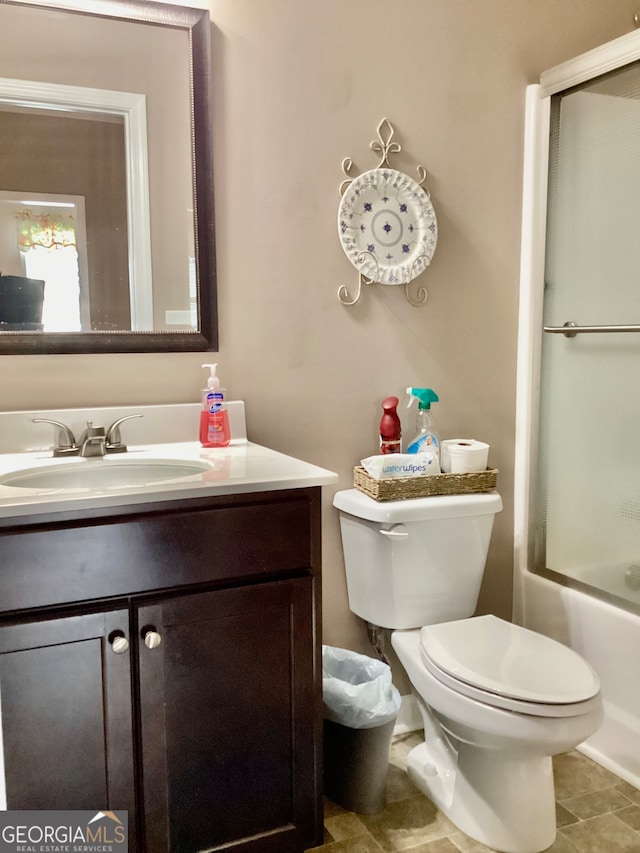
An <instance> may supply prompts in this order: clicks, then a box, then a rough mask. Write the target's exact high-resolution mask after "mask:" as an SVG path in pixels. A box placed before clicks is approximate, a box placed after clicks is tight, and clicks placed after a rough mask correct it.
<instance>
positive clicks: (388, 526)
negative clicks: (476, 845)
mask: <svg viewBox="0 0 640 853" xmlns="http://www.w3.org/2000/svg"><path fill="white" fill-rule="evenodd" d="M333 503H334V506H335V507H336V508H337V509H338V511H339V515H340V529H341V534H342V545H343V550H344V560H345V570H346V577H347V591H348V596H349V607H350V609H351V610H352V612H353V613H355V614H357V615H358V616H360V617H361V618H362V619H364V620H366V621H367V622H368V623H370V624H372V625H375V626H378V627H381V628H388V629H391V631H392V633H391V644H392V646H393V649H394V651H395V652H396V654H397V656H398V659H399V661H400V663H401V664H402V666H403V667H404V669H405V671H406V673H407V676H408V677H409V680H410V682H411V685H412V688H413V692H414V695H415V697H416V699H417V702H418V707H419V709H420V713H421V716H422V721H423V725H424V742H423V743H421V744H420V745H419V746H417V747H415V748H414V749H413V750H412V751H411V752H410V754H409V756H408V760H407V772H408V774H409V776H410V778H411V779H412V781H413V782H414V784H415V785H416V786H417V787H418V788H419V789H420V790H421V791H422V792H423V793H424V794H426V795H427V796H428V797H429V798H430V799H431V800H432V801H433V802H434V803H435V804H436V805H437V806H438V808H439V809H440V810H441V811H442V812H443V813H444V814H445V815H446V816H447V817H448V818H449V819H450V820H451V821H452V822H453V823H454V824H455V825H456V826H457V827H458V828H459V829H461V830H462V831H463V832H464V833H466V834H467V835H469V836H471V838H474V839H475V840H477V841H479V842H480V843H482V844H484V845H486V846H487V847H490V848H493V849H494V850H499V851H504V853H539V851H542V850H546V849H547V848H548V847H550V846H551V844H553V841H554V839H555V835H556V819H555V796H554V785H553V769H552V762H551V756H553V755H557V754H558V753H561V752H566V751H568V750H571V749H573V748H574V747H576V746H577V745H578V744H579V743H581V742H582V741H583V740H585V739H586V738H588V737H590V736H591V735H592V734H593V733H594V732H595V731H596V730H597V729H598V727H599V726H600V724H601V722H602V717H603V709H602V697H601V694H600V684H599V681H598V677H597V675H596V673H595V672H594V671H593V670H592V669H591V667H590V666H589V664H588V663H587V662H586V661H585V660H584V659H583V658H581V657H580V656H579V655H578V654H576V652H574V651H573V650H572V649H569V648H568V647H566V646H564V645H562V644H561V643H558V642H556V641H555V640H551V639H549V638H548V637H545V636H542V635H540V634H536V633H535V632H533V631H530V630H528V629H526V628H523V627H521V626H519V625H513V624H511V623H509V622H505V621H504V620H503V619H499V618H498V617H496V616H473V614H474V612H475V610H476V605H477V601H478V594H479V591H480V584H481V581H482V575H483V573H484V567H485V562H486V558H487V551H488V548H489V540H490V538H491V530H492V527H493V520H494V517H495V515H496V513H497V512H500V510H501V509H502V499H501V497H500V495H498V494H497V493H495V492H491V493H488V494H465V495H443V496H434V497H427V498H412V499H410V500H403V501H388V502H377V501H375V500H373V499H372V498H370V497H368V496H367V495H365V494H363V493H362V492H360V491H358V490H356V489H348V490H345V491H340V492H337V493H336V495H335V497H334V502H333Z"/></svg>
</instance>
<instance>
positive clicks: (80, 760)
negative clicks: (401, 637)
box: [0, 488, 322, 853]
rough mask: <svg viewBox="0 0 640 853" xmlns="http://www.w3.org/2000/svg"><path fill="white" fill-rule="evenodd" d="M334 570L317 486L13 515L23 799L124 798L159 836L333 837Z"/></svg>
mask: <svg viewBox="0 0 640 853" xmlns="http://www.w3.org/2000/svg"><path fill="white" fill-rule="evenodd" d="M243 518H244V520H245V521H244V523H243ZM319 571H320V495H319V489H317V488H310V489H300V490H290V491H286V492H271V493H259V494H254V495H247V496H236V497H234V498H222V497H220V498H216V499H209V500H201V499H199V500H197V501H190V502H185V501H182V502H179V503H178V502H176V503H171V504H163V505H162V506H159V505H158V504H155V505H152V504H149V505H145V507H144V508H141V507H131V508H125V509H119V510H118V512H117V515H114V514H113V510H110V514H109V515H107V514H104V513H102V512H101V511H97V510H93V511H91V512H88V513H87V514H85V516H84V517H83V518H78V517H77V515H76V518H75V519H74V521H73V522H70V521H68V520H64V519H61V518H57V517H55V516H51V517H49V518H48V519H46V520H43V519H40V520H39V521H37V522H36V523H29V524H28V525H27V524H25V525H23V526H17V525H13V526H11V525H7V524H6V523H5V525H4V527H3V528H2V529H0V602H2V604H1V609H2V616H1V617H0V707H1V714H2V734H3V738H4V759H5V776H6V789H7V806H8V808H10V809H45V808H46V809H52V808H55V809H65V808H66V809H95V810H98V809H101V810H104V809H111V810H118V809H126V810H127V811H128V812H129V832H130V850H132V851H148V852H149V853H156V851H157V853H160V851H172V853H181V851H184V853H187V851H200V850H231V849H232V850H233V851H237V853H245V851H246V853H286V851H291V853H294V851H302V850H304V849H305V848H306V847H311V846H314V845H315V844H319V843H320V842H321V838H322V835H321V833H322V803H321V784H320V783H321V780H320V758H319V756H320V751H321V750H320V733H321V683H320V681H321V678H320V665H319V664H320V649H319V640H318V637H319V621H318V609H319V602H320V595H319ZM56 576H57V583H52V582H51V580H52V577H56ZM105 576H106V577H105ZM10 578H13V583H11V582H10ZM65 589H66V590H67V591H69V590H72V591H73V595H72V597H71V598H70V599H68V600H62V599H63V598H65V596H64V595H63V591H64V590H65ZM109 590H110V592H109Z"/></svg>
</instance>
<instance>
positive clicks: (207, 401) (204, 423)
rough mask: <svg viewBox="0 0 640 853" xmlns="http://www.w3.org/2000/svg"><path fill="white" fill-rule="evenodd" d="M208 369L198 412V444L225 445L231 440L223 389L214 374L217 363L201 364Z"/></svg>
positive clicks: (206, 445) (204, 445) (205, 445)
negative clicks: (208, 374)
mask: <svg viewBox="0 0 640 853" xmlns="http://www.w3.org/2000/svg"><path fill="white" fill-rule="evenodd" d="M202 367H207V368H208V369H209V371H210V376H209V378H208V380H207V387H206V388H203V389H202V411H201V412H200V444H201V445H202V446H203V447H226V446H227V445H228V444H229V441H230V440H231V431H230V429H229V412H228V411H227V404H226V403H225V399H224V394H225V389H224V388H221V387H220V379H219V378H218V377H217V375H216V369H217V367H218V365H217V364H203V365H202Z"/></svg>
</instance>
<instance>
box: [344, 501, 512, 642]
mask: <svg viewBox="0 0 640 853" xmlns="http://www.w3.org/2000/svg"><path fill="white" fill-rule="evenodd" d="M333 505H334V506H335V507H336V508H337V509H338V511H339V514H340V531H341V534H342V548H343V551H344V562H345V571H346V576H347V591H348V595H349V608H350V610H351V611H352V612H353V613H355V614H357V615H358V616H360V617H361V618H362V619H365V620H366V621H367V622H371V623H372V624H374V625H379V626H380V627H382V628H393V629H402V628H418V627H421V626H422V625H433V624H435V623H437V622H448V621H450V620H453V619H463V618H466V617H467V616H472V615H473V613H474V612H475V609H476V605H477V602H478V594H479V592H480V583H481V582H482V575H483V573H484V567H485V562H486V559H487V551H488V550H489V540H490V538H491V530H492V527H493V519H494V517H495V514H496V513H497V512H500V510H501V509H502V499H501V497H500V495H499V494H497V493H496V492H491V493H489V494H471V495H442V496H433V497H427V498H411V499H409V500H405V501H388V502H378V501H374V500H373V499H372V498H370V497H368V496H367V495H365V494H363V493H362V492H360V491H358V490H357V489H348V490H345V491H341V492H337V493H336V495H335V497H334V500H333Z"/></svg>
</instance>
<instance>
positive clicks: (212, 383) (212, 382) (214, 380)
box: [200, 364, 220, 390]
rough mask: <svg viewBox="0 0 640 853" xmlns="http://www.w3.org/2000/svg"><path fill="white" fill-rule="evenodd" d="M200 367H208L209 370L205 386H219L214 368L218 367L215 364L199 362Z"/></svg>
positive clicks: (215, 387) (214, 387)
mask: <svg viewBox="0 0 640 853" xmlns="http://www.w3.org/2000/svg"><path fill="white" fill-rule="evenodd" d="M200 367H208V368H209V370H210V371H211V375H210V376H209V378H208V379H207V388H213V389H214V390H215V389H217V388H219V387H220V380H219V379H218V377H217V376H216V369H217V367H218V365H217V364H201V365H200Z"/></svg>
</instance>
